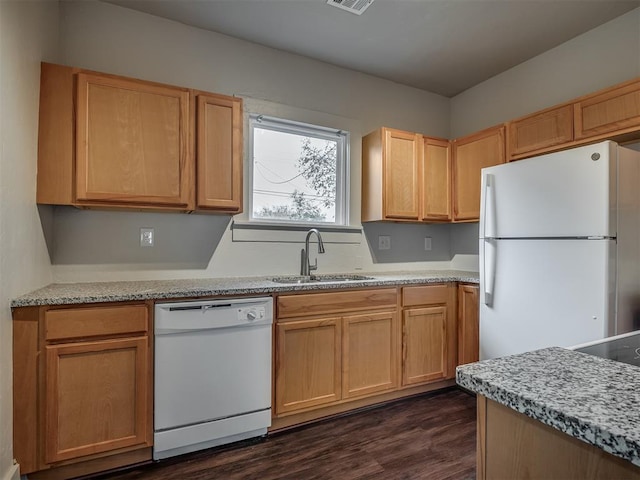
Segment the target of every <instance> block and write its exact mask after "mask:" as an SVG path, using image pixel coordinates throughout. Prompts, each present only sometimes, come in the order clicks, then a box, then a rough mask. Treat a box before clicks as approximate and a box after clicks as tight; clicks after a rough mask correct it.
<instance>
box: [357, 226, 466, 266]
mask: <svg viewBox="0 0 640 480" xmlns="http://www.w3.org/2000/svg"><path fill="white" fill-rule="evenodd" d="M362 227H363V231H364V234H365V238H366V239H367V245H368V246H369V251H370V252H371V258H372V260H373V263H405V262H435V261H450V260H451V259H452V258H453V257H454V256H455V255H457V254H465V255H477V254H478V224H477V223H469V224H429V225H421V224H411V223H383V222H379V223H378V222H373V223H364V224H363V225H362ZM429 244H430V247H431V249H430V250H428V249H427V248H428V247H429ZM387 247H388V248H387Z"/></svg>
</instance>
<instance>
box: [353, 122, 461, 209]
mask: <svg viewBox="0 0 640 480" xmlns="http://www.w3.org/2000/svg"><path fill="white" fill-rule="evenodd" d="M450 199H451V195H450V157H449V142H448V141H447V140H443V139H435V138H425V137H423V136H422V135H420V134H418V133H412V132H404V131H401V130H394V129H391V128H380V129H378V130H376V131H374V132H371V133H370V134H368V135H366V136H365V137H363V139H362V221H363V222H368V221H376V220H392V221H409V222H419V221H448V220H449V219H450V214H449V211H450V207H449V206H450Z"/></svg>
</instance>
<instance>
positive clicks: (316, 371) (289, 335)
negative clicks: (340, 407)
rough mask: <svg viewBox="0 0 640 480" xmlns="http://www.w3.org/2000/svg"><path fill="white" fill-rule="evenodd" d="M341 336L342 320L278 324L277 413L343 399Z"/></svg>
mask: <svg viewBox="0 0 640 480" xmlns="http://www.w3.org/2000/svg"><path fill="white" fill-rule="evenodd" d="M341 334H342V329H341V320H340V318H339V317H328V318H319V319H313V320H302V321H293V322H286V323H280V324H278V325H276V384H275V388H276V396H275V397H276V405H275V410H276V413H286V412H291V411H295V410H299V409H303V408H308V407H314V406H318V405H324V404H327V403H332V402H336V401H338V400H340V398H341V386H342V380H341V373H340V372H341V361H342V354H341V350H342V343H341Z"/></svg>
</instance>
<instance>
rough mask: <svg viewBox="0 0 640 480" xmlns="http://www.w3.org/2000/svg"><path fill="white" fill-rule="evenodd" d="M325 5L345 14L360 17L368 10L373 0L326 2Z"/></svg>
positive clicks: (336, 0) (328, 0) (332, 0)
mask: <svg viewBox="0 0 640 480" xmlns="http://www.w3.org/2000/svg"><path fill="white" fill-rule="evenodd" d="M327 3H328V4H329V5H333V6H334V7H338V8H340V9H342V10H346V11H347V12H351V13H355V14H356V15H362V13H363V12H364V11H365V10H366V9H367V8H369V5H371V4H372V3H373V0H327Z"/></svg>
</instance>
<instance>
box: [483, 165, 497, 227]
mask: <svg viewBox="0 0 640 480" xmlns="http://www.w3.org/2000/svg"><path fill="white" fill-rule="evenodd" d="M483 180H484V181H483V185H484V205H483V210H484V216H483V217H482V225H481V226H480V229H481V231H480V237H481V238H494V237H495V233H496V199H495V177H494V175H492V174H490V173H486V174H485V175H484V179H483Z"/></svg>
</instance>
